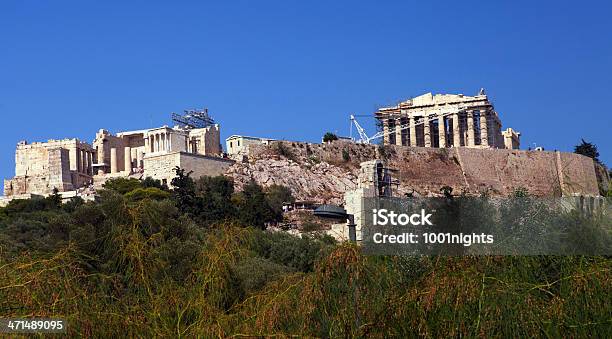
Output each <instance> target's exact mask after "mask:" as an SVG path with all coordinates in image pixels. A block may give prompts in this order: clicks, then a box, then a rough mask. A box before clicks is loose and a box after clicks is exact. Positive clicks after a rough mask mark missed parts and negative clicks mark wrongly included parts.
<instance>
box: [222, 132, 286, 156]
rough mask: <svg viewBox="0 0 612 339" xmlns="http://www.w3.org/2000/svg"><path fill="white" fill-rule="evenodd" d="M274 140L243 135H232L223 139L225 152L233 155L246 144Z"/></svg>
mask: <svg viewBox="0 0 612 339" xmlns="http://www.w3.org/2000/svg"><path fill="white" fill-rule="evenodd" d="M272 141H275V140H274V139H269V138H258V137H249V136H245V135H232V136H230V137H229V138H227V139H225V148H226V149H227V154H229V155H235V154H238V153H240V152H242V151H244V150H245V148H246V146H248V145H268V144H270V142H272Z"/></svg>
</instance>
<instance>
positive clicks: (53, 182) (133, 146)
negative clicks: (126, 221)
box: [4, 124, 233, 197]
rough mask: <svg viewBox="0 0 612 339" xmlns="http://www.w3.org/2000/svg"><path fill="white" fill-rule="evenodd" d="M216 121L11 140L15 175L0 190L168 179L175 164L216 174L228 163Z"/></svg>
mask: <svg viewBox="0 0 612 339" xmlns="http://www.w3.org/2000/svg"><path fill="white" fill-rule="evenodd" d="M221 155H222V151H221V144H220V133H219V125H217V124H214V125H211V126H208V127H205V128H191V129H187V128H179V127H175V128H170V127H168V126H163V127H159V128H152V129H146V130H138V131H129V132H122V133H117V134H116V135H113V134H112V133H110V132H109V131H107V130H104V129H101V130H100V131H99V132H98V133H96V137H95V140H94V142H93V147H92V146H91V145H89V144H87V143H84V142H81V141H79V140H78V139H64V140H49V141H48V142H35V143H32V144H28V143H27V142H25V141H22V142H20V143H19V144H18V145H17V149H16V151H15V177H13V178H11V179H7V180H5V181H4V196H6V197H16V196H20V195H24V194H37V195H47V194H49V193H51V192H52V191H53V189H54V188H57V189H58V191H60V192H67V191H73V190H77V189H80V188H82V187H86V186H89V185H90V184H94V185H95V186H96V187H99V186H100V185H101V184H102V183H104V181H106V180H107V179H109V178H113V177H121V176H124V177H127V176H136V177H152V178H154V179H159V180H161V181H162V182H164V183H167V184H169V183H170V180H171V179H172V178H173V177H174V176H175V173H174V171H173V169H174V168H175V167H176V166H178V167H181V168H184V169H186V170H187V171H193V177H194V178H197V177H200V176H203V175H220V174H222V173H224V171H225V170H226V169H227V168H228V167H229V166H230V165H231V164H232V163H233V161H231V160H228V159H223V158H222V157H221Z"/></svg>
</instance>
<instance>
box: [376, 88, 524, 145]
mask: <svg viewBox="0 0 612 339" xmlns="http://www.w3.org/2000/svg"><path fill="white" fill-rule="evenodd" d="M375 116H376V119H378V120H379V121H380V123H381V124H382V129H383V136H384V139H383V140H384V144H386V145H398V146H420V147H437V148H445V147H472V148H506V149H518V148H519V146H520V141H519V136H520V133H518V132H516V131H514V130H513V129H511V128H508V129H506V130H505V131H502V129H501V128H502V123H501V120H500V118H499V114H498V113H497V111H495V109H494V107H493V104H492V103H491V102H490V101H489V99H488V97H487V95H486V94H485V91H484V89H481V90H480V92H479V93H478V95H476V96H467V95H463V94H435V95H434V94H432V93H427V94H423V95H420V96H418V97H415V98H412V99H408V100H406V101H403V102H400V103H399V104H397V105H396V106H393V107H384V108H380V109H379V110H378V111H377V112H376V113H375Z"/></svg>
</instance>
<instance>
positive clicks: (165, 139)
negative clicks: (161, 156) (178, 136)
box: [145, 132, 172, 153]
mask: <svg viewBox="0 0 612 339" xmlns="http://www.w3.org/2000/svg"><path fill="white" fill-rule="evenodd" d="M145 149H146V150H147V151H148V152H151V153H154V152H169V151H171V150H172V138H171V134H170V133H168V132H159V133H155V134H150V135H149V136H148V137H146V138H145Z"/></svg>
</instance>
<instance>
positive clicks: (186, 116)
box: [172, 108, 215, 129]
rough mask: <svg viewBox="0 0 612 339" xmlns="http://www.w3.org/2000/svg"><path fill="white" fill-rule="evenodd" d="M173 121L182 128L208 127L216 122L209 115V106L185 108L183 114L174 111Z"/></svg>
mask: <svg viewBox="0 0 612 339" xmlns="http://www.w3.org/2000/svg"><path fill="white" fill-rule="evenodd" d="M172 121H173V122H174V123H176V124H177V125H178V126H179V127H180V128H182V129H194V128H206V127H209V126H212V125H214V124H215V120H214V119H213V118H212V117H211V116H210V115H208V108H204V109H188V110H183V114H177V113H174V112H172Z"/></svg>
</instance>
